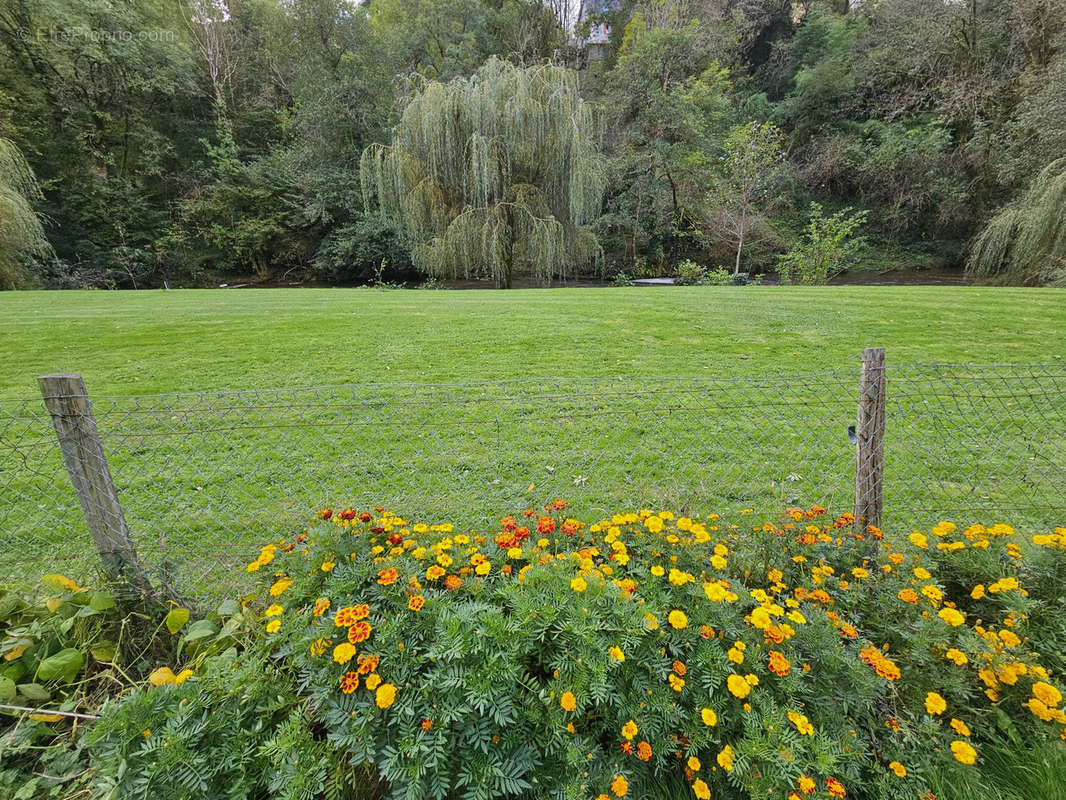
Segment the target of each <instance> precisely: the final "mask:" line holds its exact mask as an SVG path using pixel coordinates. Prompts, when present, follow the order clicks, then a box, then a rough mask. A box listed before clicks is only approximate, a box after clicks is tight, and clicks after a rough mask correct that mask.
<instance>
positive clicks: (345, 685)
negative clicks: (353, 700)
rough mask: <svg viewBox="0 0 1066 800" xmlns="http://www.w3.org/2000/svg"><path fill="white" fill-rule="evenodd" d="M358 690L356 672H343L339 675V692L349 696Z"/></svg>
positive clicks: (357, 674) (357, 675)
mask: <svg viewBox="0 0 1066 800" xmlns="http://www.w3.org/2000/svg"><path fill="white" fill-rule="evenodd" d="M358 688H359V673H358V672H345V673H344V674H343V675H341V691H342V692H344V693H345V694H351V693H352V692H354V691H355V690H356V689H358Z"/></svg>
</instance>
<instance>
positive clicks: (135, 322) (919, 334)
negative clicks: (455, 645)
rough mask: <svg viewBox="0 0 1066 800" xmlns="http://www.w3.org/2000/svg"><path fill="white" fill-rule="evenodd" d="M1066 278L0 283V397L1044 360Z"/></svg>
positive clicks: (1055, 340)
mask: <svg viewBox="0 0 1066 800" xmlns="http://www.w3.org/2000/svg"><path fill="white" fill-rule="evenodd" d="M1063 331H1066V291H1059V290H1049V289H1040V290H1036V289H1008V288H989V287H869V286H867V287H829V288H827V287H817V288H809V289H807V288H798V287H691V288H681V287H676V288H675V287H663V288H658V287H657V288H629V289H554V290H550V291H545V290H515V291H509V292H508V291H439V292H438V291H375V290H366V289H296V290H285V289H271V290H240V289H235V290H181V291H172V292H161V291H144V292H18V293H4V294H0V398H12V397H35V396H36V393H37V386H36V381H35V378H36V376H38V375H42V374H45V373H49V372H80V373H81V374H82V375H84V376H85V381H86V384H87V385H88V387H89V391H90V392H91V393H94V394H131V393H159V392H196V391H222V390H231V389H249V388H268V387H292V386H307V385H319V384H338V383H352V382H361V381H418V382H423V381H424V382H464V381H481V380H502V379H511V378H525V377H533V378H542V379H546V380H552V379H556V378H573V377H609V376H617V375H633V376H650V377H663V376H665V377H701V376H708V375H743V376H761V375H765V374H767V373H779V374H801V373H806V372H810V371H821V370H828V369H848V368H852V367H854V366H855V365H856V364H857V358H858V353H859V351H860V350H861V348H862V347H863V346H883V347H887V348H888V362H889V364H912V363H916V362H973V363H1002V362H1048V361H1051V360H1053V359H1054V358H1055V357H1056V356H1057V357H1060V358H1061V357H1062V356H1063V355H1064V353H1066V345H1064V344H1063V336H1062V334H1063Z"/></svg>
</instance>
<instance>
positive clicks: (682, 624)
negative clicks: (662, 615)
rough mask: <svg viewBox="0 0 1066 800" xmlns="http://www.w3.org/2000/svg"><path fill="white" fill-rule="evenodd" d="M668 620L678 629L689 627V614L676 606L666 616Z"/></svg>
mask: <svg viewBox="0 0 1066 800" xmlns="http://www.w3.org/2000/svg"><path fill="white" fill-rule="evenodd" d="M666 621H667V622H669V623H670V625H671V626H672V627H674V628H677V629H678V630H680V629H682V628H687V627H688V616H687V615H686V614H685V612H684V611H679V610H678V609H676V608H675V609H674V610H673V611H671V612H670V614H669V615H668V616H667V617H666Z"/></svg>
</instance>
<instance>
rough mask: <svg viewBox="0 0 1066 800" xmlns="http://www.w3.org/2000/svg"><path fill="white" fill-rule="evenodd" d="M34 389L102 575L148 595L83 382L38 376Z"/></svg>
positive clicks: (77, 378)
mask: <svg viewBox="0 0 1066 800" xmlns="http://www.w3.org/2000/svg"><path fill="white" fill-rule="evenodd" d="M37 383H38V385H39V386H40V387H41V395H42V396H43V397H44V404H45V407H46V408H47V409H48V413H49V414H51V415H52V425H53V426H54V427H55V430H56V435H57V436H58V437H59V447H60V449H61V450H62V451H63V462H64V464H65V465H66V467H67V472H68V473H69V474H70V482H71V483H72V484H73V486H74V491H75V492H76V493H77V495H78V502H79V503H81V510H82V513H83V514H84V515H85V521H86V522H87V523H89V531H90V532H91V533H92V537H93V542H94V543H95V545H96V552H97V553H99V554H100V560H101V561H102V562H103V565H104V573H105V574H106V575H107V577H108V578H110V579H112V580H116V581H120V582H123V583H126V584H129V585H130V586H132V587H134V588H135V589H136V590H137V591H138V592H141V593H142V594H147V593H149V592H151V584H150V582H149V581H148V577H147V574H146V573H145V571H144V567H143V566H142V565H141V562H140V560H139V559H138V558H137V550H136V548H135V547H134V545H133V540H132V539H131V538H130V531H129V528H128V527H127V526H126V518H125V517H124V516H123V514H122V505H121V504H120V503H119V501H118V494H117V493H116V492H115V483H114V481H112V480H111V470H110V469H109V468H108V466H107V456H106V455H105V454H104V446H103V444H102V443H101V442H100V434H99V431H97V429H96V420H95V419H93V410H92V404H91V403H90V402H89V397H88V394H87V393H86V391H85V382H84V381H83V380H82V378H81V375H44V376H42V377H40V378H38V379H37Z"/></svg>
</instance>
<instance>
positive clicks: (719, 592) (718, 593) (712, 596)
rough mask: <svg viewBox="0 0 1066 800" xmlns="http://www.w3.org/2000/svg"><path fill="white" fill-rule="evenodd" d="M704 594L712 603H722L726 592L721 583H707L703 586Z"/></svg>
mask: <svg viewBox="0 0 1066 800" xmlns="http://www.w3.org/2000/svg"><path fill="white" fill-rule="evenodd" d="M703 592H704V594H706V595H707V599H708V600H710V601H711V602H712V603H720V602H722V601H723V600H725V597H726V590H725V587H724V586H722V584H720V583H705V584H703Z"/></svg>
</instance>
